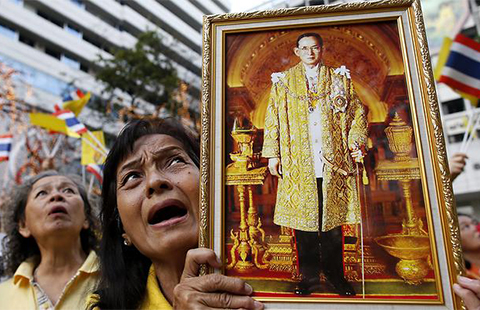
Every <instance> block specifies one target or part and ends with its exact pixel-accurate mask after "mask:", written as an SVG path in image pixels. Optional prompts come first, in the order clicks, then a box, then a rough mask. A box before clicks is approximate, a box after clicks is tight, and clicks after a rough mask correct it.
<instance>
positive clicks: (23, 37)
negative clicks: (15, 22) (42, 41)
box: [18, 33, 35, 47]
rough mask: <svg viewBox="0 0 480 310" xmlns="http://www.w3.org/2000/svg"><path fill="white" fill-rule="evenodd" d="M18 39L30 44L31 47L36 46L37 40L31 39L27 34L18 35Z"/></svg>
mask: <svg viewBox="0 0 480 310" xmlns="http://www.w3.org/2000/svg"><path fill="white" fill-rule="evenodd" d="M18 41H20V42H22V43H24V44H27V45H30V46H31V47H35V41H34V40H33V39H30V38H28V37H26V36H25V35H23V34H21V33H20V35H19V36H18Z"/></svg>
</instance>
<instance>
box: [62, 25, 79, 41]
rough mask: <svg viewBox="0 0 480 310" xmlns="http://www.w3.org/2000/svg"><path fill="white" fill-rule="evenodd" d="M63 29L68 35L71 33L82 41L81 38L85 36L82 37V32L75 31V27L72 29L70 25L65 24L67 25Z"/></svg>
mask: <svg viewBox="0 0 480 310" xmlns="http://www.w3.org/2000/svg"><path fill="white" fill-rule="evenodd" d="M63 29H65V30H66V31H67V32H68V33H70V34H73V35H74V36H76V37H77V38H80V39H81V38H82V37H83V35H82V33H81V32H80V30H77V29H75V28H74V27H72V26H70V25H68V24H65V25H64V26H63Z"/></svg>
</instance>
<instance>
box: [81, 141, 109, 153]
mask: <svg viewBox="0 0 480 310" xmlns="http://www.w3.org/2000/svg"><path fill="white" fill-rule="evenodd" d="M82 140H83V141H85V142H86V143H87V144H88V145H90V146H91V147H92V149H94V150H95V151H97V152H98V153H100V154H102V155H103V156H105V157H106V156H107V152H105V151H103V150H100V149H98V148H97V147H96V146H95V145H94V144H93V143H92V141H90V140H88V139H87V138H84V137H82Z"/></svg>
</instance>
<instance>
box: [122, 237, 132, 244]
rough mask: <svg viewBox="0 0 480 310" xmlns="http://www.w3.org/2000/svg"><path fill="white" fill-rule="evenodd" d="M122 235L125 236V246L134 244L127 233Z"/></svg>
mask: <svg viewBox="0 0 480 310" xmlns="http://www.w3.org/2000/svg"><path fill="white" fill-rule="evenodd" d="M122 237H123V244H124V245H125V246H131V245H132V241H130V238H128V236H127V234H122Z"/></svg>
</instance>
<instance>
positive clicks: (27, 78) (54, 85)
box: [0, 54, 68, 96]
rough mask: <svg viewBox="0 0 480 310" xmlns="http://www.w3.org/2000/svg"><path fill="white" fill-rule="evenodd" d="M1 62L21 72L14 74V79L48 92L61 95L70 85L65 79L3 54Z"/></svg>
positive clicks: (0, 57)
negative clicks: (62, 79)
mask: <svg viewBox="0 0 480 310" xmlns="http://www.w3.org/2000/svg"><path fill="white" fill-rule="evenodd" d="M0 62H3V63H4V64H6V65H7V66H9V67H11V68H13V69H15V70H16V71H18V72H19V74H14V75H13V77H12V78H13V79H18V80H19V81H22V82H24V83H27V84H30V85H32V86H33V87H35V88H38V89H41V90H43V91H46V92H48V93H51V94H54V95H57V96H61V95H62V93H63V92H64V90H65V89H66V88H67V87H68V83H66V82H64V81H61V80H59V79H57V78H55V77H53V76H51V75H49V74H46V73H44V72H41V71H39V70H37V69H35V68H32V67H30V66H28V65H26V64H24V63H21V62H19V61H16V60H14V59H12V58H9V57H7V56H4V55H1V54H0Z"/></svg>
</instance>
